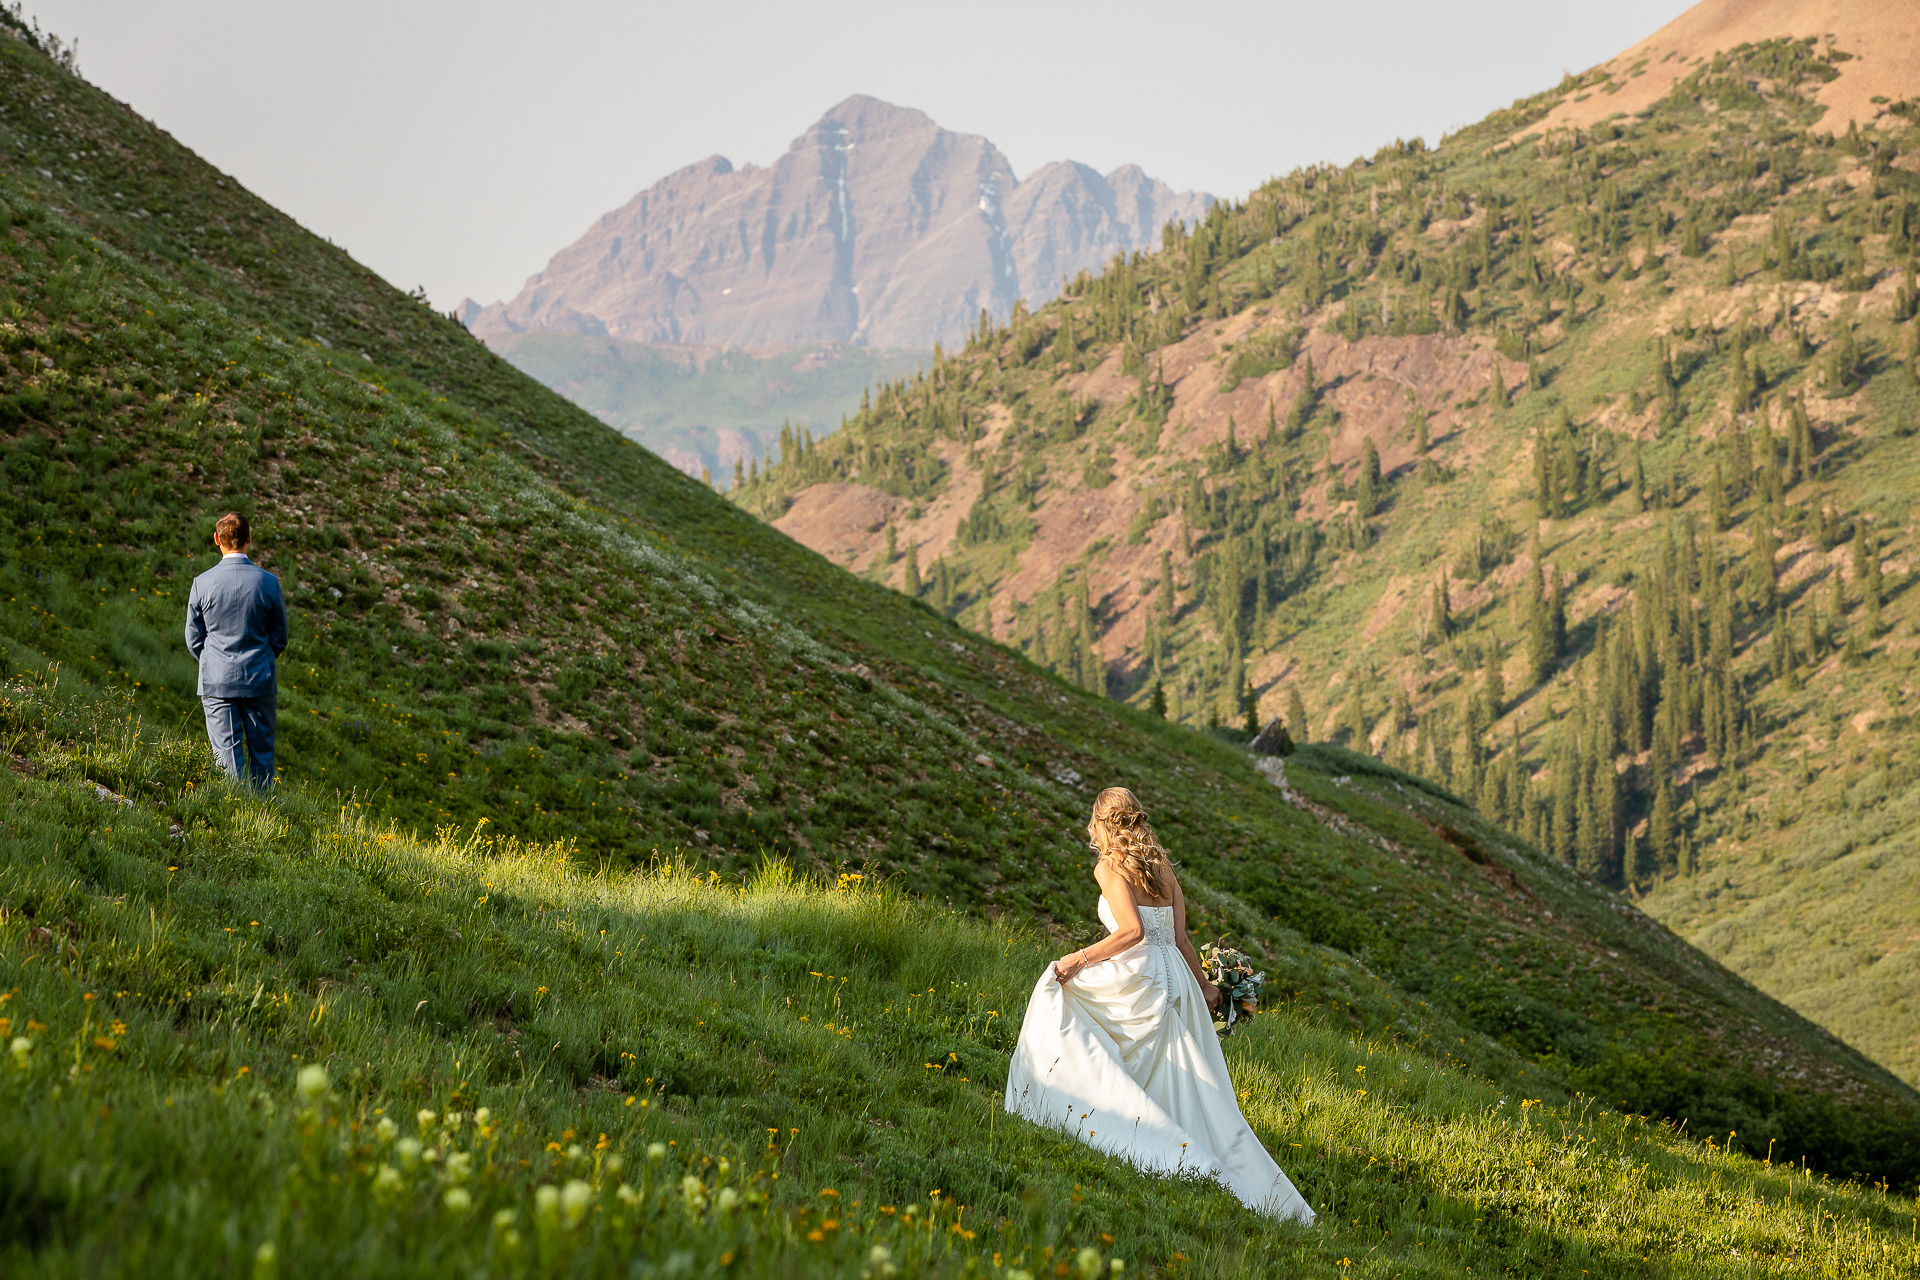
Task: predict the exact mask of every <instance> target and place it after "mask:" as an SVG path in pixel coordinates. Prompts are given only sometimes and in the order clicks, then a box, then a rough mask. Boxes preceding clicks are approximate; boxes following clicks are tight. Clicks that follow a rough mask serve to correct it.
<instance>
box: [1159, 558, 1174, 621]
mask: <svg viewBox="0 0 1920 1280" xmlns="http://www.w3.org/2000/svg"><path fill="white" fill-rule="evenodd" d="M1173 609H1174V604H1173V552H1171V551H1168V550H1166V549H1165V548H1162V549H1161V552H1160V616H1161V617H1162V618H1164V619H1166V620H1167V621H1169V622H1171V621H1172V620H1173Z"/></svg>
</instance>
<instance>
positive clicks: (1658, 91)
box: [1511, 0, 1920, 142]
mask: <svg viewBox="0 0 1920 1280" xmlns="http://www.w3.org/2000/svg"><path fill="white" fill-rule="evenodd" d="M1808 37H1814V38H1817V39H1818V40H1819V42H1820V43H1819V45H1818V47H1819V48H1820V49H1821V50H1823V51H1824V50H1826V49H1830V48H1831V49H1838V50H1840V51H1841V52H1843V53H1846V54H1850V55H1851V57H1850V58H1849V59H1848V60H1847V61H1845V62H1842V63H1839V64H1838V66H1837V68H1836V69H1837V70H1838V71H1839V72H1840V76H1839V78H1838V79H1836V80H1833V81H1831V82H1829V83H1827V84H1824V85H1822V86H1821V87H1820V89H1819V91H1818V92H1817V93H1816V94H1815V95H1814V99H1815V101H1817V102H1819V103H1821V104H1822V105H1824V106H1825V107H1826V108H1827V112H1826V114H1825V115H1824V116H1822V117H1821V118H1820V122H1819V123H1818V124H1817V125H1816V126H1815V128H1816V129H1819V130H1821V131H1824V132H1828V133H1845V132H1846V131H1847V127H1848V126H1849V125H1851V124H1855V123H1857V124H1859V125H1860V126H1861V127H1863V128H1864V127H1866V126H1867V125H1869V124H1871V123H1872V122H1873V121H1874V120H1876V119H1878V118H1879V117H1881V116H1882V115H1884V114H1885V113H1886V110H1887V107H1888V105H1889V104H1890V103H1892V102H1897V101H1899V100H1901V99H1903V98H1914V97H1920V6H1916V5H1914V4H1912V3H1909V2H1906V0H1702V3H1700V4H1696V5H1695V6H1694V7H1693V8H1691V9H1689V10H1687V11H1686V12H1685V13H1683V14H1681V15H1680V16H1679V17H1678V18H1675V19H1674V20H1673V21H1672V22H1669V23H1668V24H1667V25H1666V26H1664V27H1662V28H1660V30H1658V31H1656V32H1654V33H1653V34H1652V35H1650V36H1648V37H1647V38H1646V39H1645V40H1642V41H1641V42H1640V43H1639V44H1636V45H1634V46H1633V47H1632V48H1630V49H1628V50H1627V51H1626V52H1625V53H1622V54H1620V55H1619V56H1618V57H1616V58H1613V59H1611V60H1610V61H1608V62H1605V63H1602V64H1601V69H1602V70H1604V71H1605V72H1606V76H1607V82H1606V83H1605V84H1602V85H1600V86H1598V87H1596V88H1593V89H1590V90H1582V91H1581V92H1580V93H1578V94H1575V95H1573V96H1572V97H1570V98H1568V99H1566V100H1565V101H1563V102H1561V103H1560V104H1559V105H1558V106H1556V107H1555V108H1554V109H1553V110H1552V111H1551V112H1549V113H1548V114H1547V116H1546V117H1545V118H1544V119H1543V120H1541V121H1539V122H1538V123H1536V124H1533V125H1530V126H1528V127H1527V128H1526V129H1523V130H1521V131H1520V132H1519V133H1517V134H1515V135H1514V136H1513V138H1512V139H1511V141H1515V142H1517V141H1519V140H1520V139H1522V138H1524V137H1526V136H1528V135H1531V134H1542V133H1546V132H1548V131H1549V130H1552V129H1564V128H1575V129H1590V128H1592V127H1593V126H1594V125H1596V124H1598V123H1600V122H1601V121H1602V120H1605V119H1607V118H1608V117H1610V116H1614V115H1619V114H1621V113H1625V114H1627V115H1639V114H1641V113H1642V112H1645V111H1646V110H1647V109H1648V108H1649V107H1651V106H1652V105H1653V104H1654V103H1655V102H1658V101H1659V100H1660V99H1661V98H1663V97H1665V96H1666V95H1667V94H1668V93H1669V92H1670V91H1671V90H1672V88H1673V86H1674V84H1675V83H1676V82H1677V81H1679V80H1681V79H1684V78H1685V77H1687V76H1689V75H1691V74H1692V73H1693V72H1694V71H1695V70H1696V69H1698V68H1699V67H1700V66H1701V65H1702V64H1704V63H1705V62H1706V61H1707V60H1708V59H1710V58H1712V57H1713V55H1714V54H1716V53H1721V52H1724V51H1726V50H1728V49H1732V48H1734V47H1736V46H1738V45H1742V44H1749V43H1757V42H1760V41H1764V40H1776V39H1782V38H1785V39H1794V40H1804V39H1807V38H1808ZM1876 97H1878V98H1881V99H1883V100H1884V101H1881V102H1875V101H1874V100H1873V99H1874V98H1876Z"/></svg>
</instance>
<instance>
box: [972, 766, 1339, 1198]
mask: <svg viewBox="0 0 1920 1280" xmlns="http://www.w3.org/2000/svg"><path fill="white" fill-rule="evenodd" d="M1087 836H1088V839H1089V841H1090V843H1091V846H1092V848H1093V850H1094V852H1096V853H1098V854H1099V855H1100V860H1099V862H1098V863H1097V864H1096V866H1095V867H1094V872H1093V874H1094V878H1095V879H1096V880H1098V881H1099V882H1100V893H1101V896H1100V919H1101V922H1102V923H1104V924H1105V925H1106V926H1107V930H1108V933H1107V936H1106V938H1105V939H1104V940H1103V941H1100V942H1096V943H1094V944H1093V945H1092V946H1090V947H1086V948H1084V949H1083V950H1080V951H1076V952H1074V953H1073V954H1072V955H1070V956H1064V957H1062V958H1061V959H1059V960H1057V961H1055V962H1054V963H1053V964H1052V965H1051V966H1049V968H1048V970H1047V972H1046V973H1044V974H1042V975H1041V977H1040V983H1039V985H1038V986H1036V987H1035V988H1034V989H1033V999H1032V1000H1030V1001H1029V1002H1028V1004H1027V1014H1026V1019H1025V1021H1024V1022H1022V1023H1021V1026H1020V1043H1019V1045H1018V1046H1017V1047H1016V1048H1015V1049H1014V1051H1013V1064H1012V1066H1011V1068H1010V1069H1009V1071H1008V1074H1007V1110H1008V1111H1010V1112H1012V1113H1014V1114H1015V1115H1019V1116H1025V1117H1026V1118H1027V1119H1029V1120H1032V1121H1034V1122H1035V1123H1036V1124H1043V1125H1049V1126H1052V1127H1053V1128H1057V1129H1063V1130H1065V1131H1067V1132H1068V1133H1071V1134H1073V1135H1074V1136H1075V1137H1077V1138H1079V1139H1080V1140H1081V1141H1082V1142H1085V1143H1086V1144H1087V1145H1088V1146H1090V1147H1093V1148H1094V1149H1095V1150H1098V1151H1104V1152H1106V1153H1108V1154H1109V1155H1116V1156H1119V1157H1121V1158H1122V1159H1124V1160H1126V1161H1128V1162H1129V1163H1131V1164H1133V1165H1135V1166H1137V1167H1138V1168H1140V1169H1143V1170H1147V1171H1149V1172H1154V1173H1180V1172H1185V1171H1187V1170H1193V1171H1196V1172H1198V1173H1199V1174H1201V1175H1202V1176H1205V1177H1210V1178H1213V1179H1216V1180H1217V1181H1219V1182H1220V1183H1222V1184H1223V1185H1224V1186H1226V1188H1227V1189H1228V1190H1230V1191H1232V1192H1233V1193H1234V1195H1236V1196H1238V1197H1239V1198H1240V1200H1241V1201H1242V1202H1243V1203H1244V1204H1246V1205H1247V1207H1249V1208H1251V1209H1254V1210H1257V1211H1258V1212H1260V1213H1264V1214H1268V1215H1270V1216H1272V1217H1276V1218H1290V1219H1294V1220H1296V1221H1299V1222H1303V1223H1310V1222H1312V1221H1313V1219H1314V1213H1313V1210H1312V1209H1310V1208H1308V1207H1307V1202H1306V1201H1305V1200H1303V1199H1301V1197H1300V1193H1299V1192H1298V1191H1295V1190H1294V1189H1293V1183H1291V1182H1289V1181H1288V1180H1287V1175H1286V1174H1284V1173H1282V1172H1281V1171H1280V1166H1278V1165H1277V1164H1275V1163H1274V1162H1273V1157H1272V1156H1270V1155H1268V1154H1267V1150H1266V1148H1265V1147H1263V1146H1261V1145H1260V1139H1259V1138H1257V1137H1255V1136H1254V1133H1253V1130H1252V1129H1251V1128H1249V1127H1248V1126H1247V1122H1246V1120H1245V1119H1244V1118H1243V1117H1242V1116H1241V1114H1240V1106H1239V1103H1238V1102H1237V1101H1236V1099H1235V1097H1234V1092H1233V1082H1232V1081H1231V1080H1229V1079H1228V1078H1227V1061H1226V1058H1225V1057H1224V1056H1222V1054H1221V1052H1220V1040H1219V1037H1218V1036H1217V1035H1216V1034H1215V1032H1214V1029H1213V1017H1212V1014H1211V1013H1210V1012H1209V1009H1210V1006H1212V1005H1213V1004H1214V1003H1215V1002H1216V1001H1217V1000H1218V999H1219V996H1220V993H1219V990H1218V988H1216V987H1215V986H1214V985H1213V984H1212V983H1210V982H1208V981H1207V980H1206V978H1205V976H1204V975H1203V974H1202V973H1201V969H1200V957H1199V956H1198V955H1197V954H1195V952H1194V949H1193V944H1192V943H1191V942H1190V941H1188V940H1187V904H1186V899H1185V898H1184V897H1183V896H1182V895H1181V892H1180V882H1179V880H1177V879H1176V878H1175V877H1174V874H1173V865H1172V863H1171V862H1170V861H1169V859H1168V857H1167V851H1166V850H1165V849H1164V848H1162V847H1161V845H1160V841H1159V840H1158V839H1157V838H1155V836H1154V834H1153V829H1152V828H1151V827H1149V826H1148V825H1147V814H1146V811H1145V810H1144V809H1142V808H1141V807H1140V802H1139V801H1138V800H1136V799H1134V797H1133V793H1132V792H1131V791H1128V790H1127V789H1126V788H1125V787H1108V788H1107V789H1106V790H1105V791H1102V792H1101V793H1100V795H1099V798H1098V799H1096V800H1095V801H1094V804H1093V818H1092V820H1091V821H1090V822H1088V824H1087Z"/></svg>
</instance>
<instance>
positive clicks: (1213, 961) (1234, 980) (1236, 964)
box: [1200, 942, 1267, 1037]
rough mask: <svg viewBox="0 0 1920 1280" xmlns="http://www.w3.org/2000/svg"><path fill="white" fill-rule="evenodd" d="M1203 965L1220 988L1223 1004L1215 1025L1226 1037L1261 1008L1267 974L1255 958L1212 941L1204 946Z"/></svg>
mask: <svg viewBox="0 0 1920 1280" xmlns="http://www.w3.org/2000/svg"><path fill="white" fill-rule="evenodd" d="M1200 967H1201V969H1203V970H1204V971H1205V972H1206V975H1207V981H1208V982H1211V983H1212V984H1213V985H1214V986H1216V987H1218V988H1220V1007H1219V1008H1218V1009H1216V1010H1215V1011H1214V1015H1213V1027H1214V1030H1215V1031H1218V1032H1219V1033H1220V1035H1221V1036H1222V1037H1226V1036H1230V1035H1232V1034H1233V1029H1234V1028H1235V1027H1236V1026H1238V1025H1239V1024H1240V1023H1242V1022H1245V1021H1246V1020H1247V1019H1249V1018H1251V1017H1253V1015H1254V1014H1256V1013H1258V1012H1259V1011H1260V988H1261V987H1262V986H1264V985H1265V984H1266V981H1267V975H1266V974H1264V973H1261V972H1260V971H1258V970H1257V969H1255V968H1254V967H1253V958H1252V957H1251V956H1249V955H1247V953H1246V952H1244V951H1235V950H1234V949H1233V948H1231V947H1223V946H1221V945H1220V944H1219V943H1217V942H1210V943H1208V944H1207V945H1206V946H1204V947H1201V948H1200Z"/></svg>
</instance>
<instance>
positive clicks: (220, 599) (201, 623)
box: [187, 554, 287, 790]
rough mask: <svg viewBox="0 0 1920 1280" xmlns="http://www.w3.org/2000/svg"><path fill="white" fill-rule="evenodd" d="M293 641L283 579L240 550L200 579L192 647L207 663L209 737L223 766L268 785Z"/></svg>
mask: <svg viewBox="0 0 1920 1280" xmlns="http://www.w3.org/2000/svg"><path fill="white" fill-rule="evenodd" d="M286 648H287V602H286V599H285V597H283V596H282V595H281V594H280V579H278V578H276V577H274V576H273V575H272V574H270V573H268V572H267V571H266V570H265V569H262V568H260V567H259V566H258V565H256V564H254V563H253V561H251V560H249V559H247V558H246V557H245V556H244V555H238V554H232V555H225V556H222V557H221V558H220V563H219V564H217V565H215V566H214V567H213V568H211V569H209V570H207V571H206V572H205V573H203V574H201V575H200V576H199V577H197V578H195V579H194V580H193V590H192V591H191V592H189V593H188V595H187V651H188V652H190V653H191V654H193V657H194V660H195V661H196V662H198V663H199V664H200V702H201V705H202V706H204V707H205V708H206V713H207V739H208V740H209V741H210V742H212V744H213V753H214V755H215V756H216V757H218V759H219V761H220V767H221V768H222V769H225V770H226V771H227V772H228V773H229V774H230V775H232V776H233V777H234V778H235V779H238V780H245V781H248V782H251V783H252V784H253V785H254V786H255V787H256V788H258V789H260V790H265V789H266V788H268V787H270V786H272V785H273V735H274V716H275V709H276V703H277V701H278V695H279V688H278V686H277V685H276V684H275V682H274V677H273V663H274V659H276V658H278V657H279V656H280V655H281V654H282V653H284V652H286Z"/></svg>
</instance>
